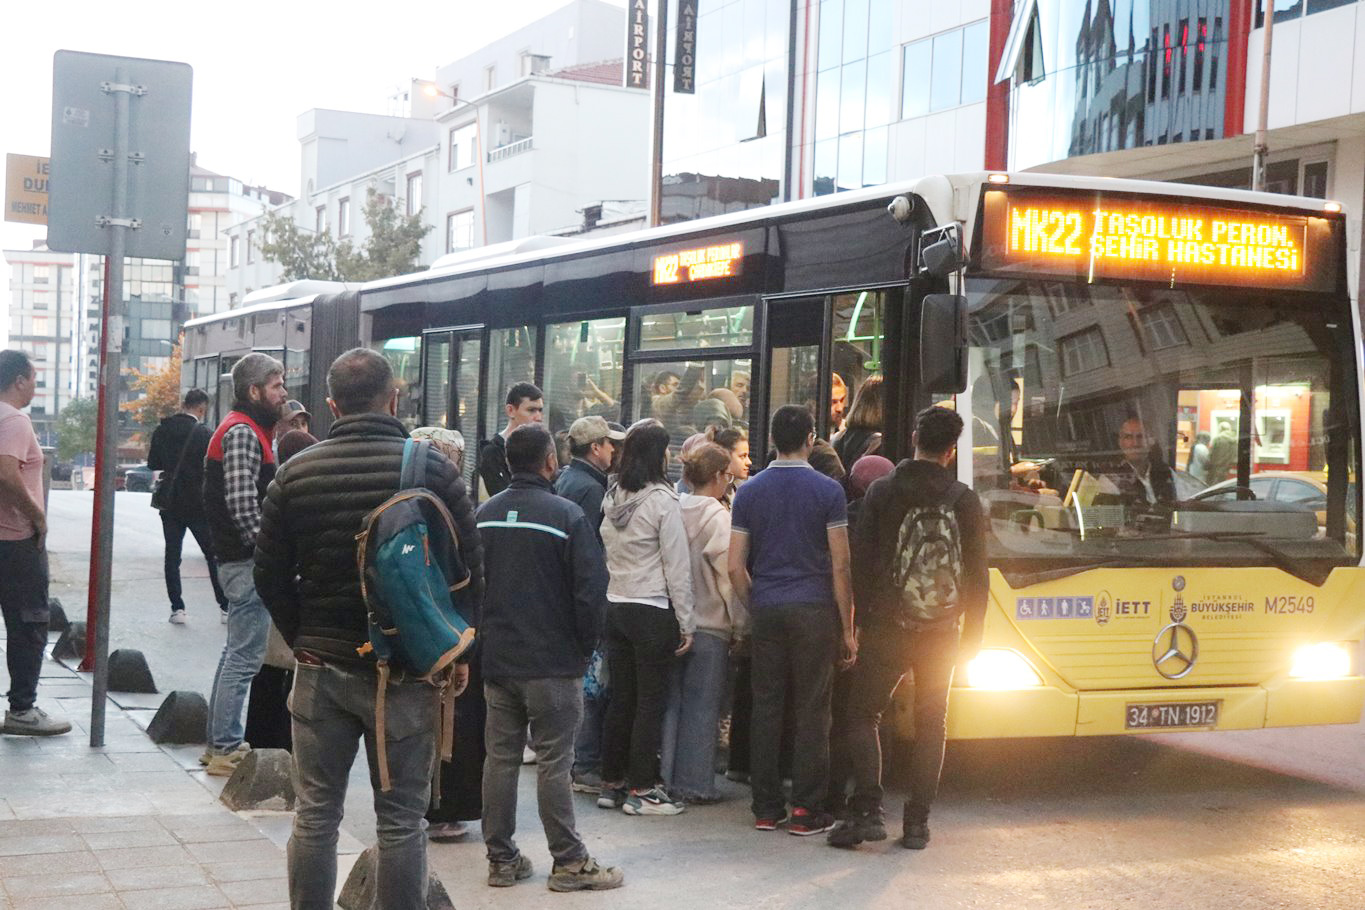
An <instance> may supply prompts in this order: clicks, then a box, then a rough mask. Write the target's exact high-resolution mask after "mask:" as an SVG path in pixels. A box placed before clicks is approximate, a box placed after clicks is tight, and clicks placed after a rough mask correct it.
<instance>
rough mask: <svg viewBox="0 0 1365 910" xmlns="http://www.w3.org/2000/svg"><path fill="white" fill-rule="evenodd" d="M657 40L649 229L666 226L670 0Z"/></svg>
mask: <svg viewBox="0 0 1365 910" xmlns="http://www.w3.org/2000/svg"><path fill="white" fill-rule="evenodd" d="M657 18H658V20H659V21H658V23H657V24H656V27H657V28H658V34H657V35H655V40H654V138H653V142H652V144H651V147H650V156H649V168H650V175H649V226H650V227H658V226H659V225H661V224H663V195H664V56H665V55H666V54H667V53H668V0H659V10H658V17H657Z"/></svg>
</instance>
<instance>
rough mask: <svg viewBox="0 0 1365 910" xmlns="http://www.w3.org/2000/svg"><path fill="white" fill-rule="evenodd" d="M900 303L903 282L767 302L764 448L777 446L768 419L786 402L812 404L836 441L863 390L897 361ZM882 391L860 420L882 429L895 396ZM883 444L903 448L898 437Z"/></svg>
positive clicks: (889, 449)
mask: <svg viewBox="0 0 1365 910" xmlns="http://www.w3.org/2000/svg"><path fill="white" fill-rule="evenodd" d="M899 302H900V289H899V288H888V289H869V290H861V291H844V292H839V293H834V294H822V295H819V296H814V297H798V298H789V299H781V300H769V301H767V321H766V326H767V342H766V345H765V350H764V355H765V356H764V363H765V364H766V370H767V372H766V375H765V376H764V377H763V378H764V390H765V398H766V407H765V408H764V411H763V417H762V420H763V426H762V431H763V445H764V449H763V450H761V451H762V452H766V451H767V447H768V445H769V443H768V440H767V427H768V423H769V421H771V420H772V415H773V413H774V412H775V411H776V410H777V409H778V408H780V407H782V406H783V405H788V404H798V405H802V406H803V407H805V408H807V409H808V410H810V412H811V414H812V416H813V417H814V418H815V432H816V435H817V436H819V437H820V438H821V439H827V440H832V439H833V438H834V437H835V436H837V435H838V434H839V433H840V432H841V431H842V430H844V429H845V427H846V426H847V424H848V422H849V419H850V417H851V416H852V413H853V409H854V406H855V404H856V401H857V398H858V393H859V391H860V390H862V389H863V388H864V385H865V384H868V380H870V379H873V377H877V380H878V381H880V379H881V377H882V376H883V373H884V372H885V370H886V369H887V365H888V364H891V363H894V357H892V356H891V355H890V353H889V352H888V350H887V341H888V339H887V337H886V325H887V321H888V319H889V318H894V314H893V313H891V312H890V311H891V309H892V308H893V307H894V308H896V309H899ZM874 384H875V383H874ZM869 388H870V385H869ZM894 388H895V385H894V382H893V383H892V384H891V385H889V386H887V389H888V392H889V391H890V390H891V389H894ZM880 391H881V390H879V389H878V390H875V391H874V392H871V393H869V394H868V396H867V402H866V403H865V405H864V410H863V411H862V413H861V414H860V415H859V417H858V418H857V419H856V420H855V422H863V423H868V424H870V426H869V428H870V429H873V430H875V431H876V432H882V431H884V429H885V426H886V415H887V406H888V405H889V401H888V399H889V398H892V397H894V396H891V395H889V394H887V395H881V394H879V393H880ZM877 450H878V451H879V452H880V453H881V454H883V455H889V454H890V453H893V452H895V451H897V449H896V446H895V440H894V439H884V440H883V441H882V442H881V443H879V444H877ZM756 451H758V450H757V449H756ZM758 460H759V459H758V458H757V457H756V458H755V461H758Z"/></svg>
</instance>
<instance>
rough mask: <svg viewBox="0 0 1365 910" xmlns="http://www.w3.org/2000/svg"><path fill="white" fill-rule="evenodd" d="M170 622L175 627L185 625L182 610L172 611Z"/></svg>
mask: <svg viewBox="0 0 1365 910" xmlns="http://www.w3.org/2000/svg"><path fill="white" fill-rule="evenodd" d="M171 622H173V623H175V624H176V625H177V626H183V625H184V624H185V611H184V610H172V611H171Z"/></svg>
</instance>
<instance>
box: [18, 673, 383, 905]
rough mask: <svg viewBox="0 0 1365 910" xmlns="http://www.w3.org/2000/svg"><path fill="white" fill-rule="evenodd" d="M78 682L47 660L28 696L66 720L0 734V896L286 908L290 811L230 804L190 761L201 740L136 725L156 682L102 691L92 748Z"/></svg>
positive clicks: (78, 676)
mask: <svg viewBox="0 0 1365 910" xmlns="http://www.w3.org/2000/svg"><path fill="white" fill-rule="evenodd" d="M0 679H3V680H4V681H5V683H6V687H7V684H8V679H7V678H6V677H5V675H4V673H3V667H0ZM90 687H91V683H90V675H89V674H82V673H76V672H74V671H72V670H70V669H68V668H66V667H64V666H62V665H61V664H60V663H57V662H55V661H52V660H48V661H46V662H45V663H44V665H43V673H42V682H41V684H40V685H39V691H38V695H39V698H38V704H39V706H40V707H42V708H43V709H44V710H46V711H48V712H49V713H51V714H53V715H57V716H62V717H66V718H67V719H69V720H70V721H71V723H72V726H73V729H72V731H71V732H70V733H69V734H67V735H65V736H54V737H45V738H44V737H19V736H0V887H2V888H3V891H0V894H3V897H0V906H3V907H5V908H9V910H58V908H66V907H71V908H80V910H103V908H127V910H216V908H245V907H252V908H257V910H267V908H269V910H275V908H286V907H287V906H288V890H287V887H286V884H285V862H284V849H283V844H284V842H285V840H286V839H287V838H288V834H289V825H290V822H291V819H292V815H290V814H289V813H279V812H274V813H237V812H233V811H231V810H229V809H228V808H227V807H226V806H224V805H223V804H222V803H220V802H219V801H218V798H217V794H218V792H219V791H221V789H222V786H223V784H224V780H223V779H221V778H210V777H208V776H207V775H205V774H204V773H203V771H202V770H199V763H198V756H199V754H200V752H201V751H202V750H203V747H202V746H166V747H162V746H158V745H156V744H155V743H153V742H152V741H151V740H150V739H149V738H148V737H147V735H146V733H145V732H144V731H145V727H146V725H147V724H148V723H149V722H150V720H151V718H152V715H153V713H154V708H155V707H156V706H157V705H158V704H160V701H161V699H162V698H163V697H164V695H132V696H124V695H119V694H117V693H115V694H113V695H112V696H111V698H110V701H109V705H108V709H107V715H106V721H105V745H104V746H102V747H100V748H91V747H90V745H89V742H90V735H89V732H88V727H89V723H90V703H91V702H90ZM116 700H117V701H116ZM352 840H353V839H352ZM354 847H355V849H356V850H358V849H359V845H354Z"/></svg>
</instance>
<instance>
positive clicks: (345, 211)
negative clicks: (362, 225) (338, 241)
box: [337, 196, 351, 237]
mask: <svg viewBox="0 0 1365 910" xmlns="http://www.w3.org/2000/svg"><path fill="white" fill-rule="evenodd" d="M337 236H338V237H349V236H351V197H349V196H343V197H342V198H341V201H340V202H338V203H337Z"/></svg>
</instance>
